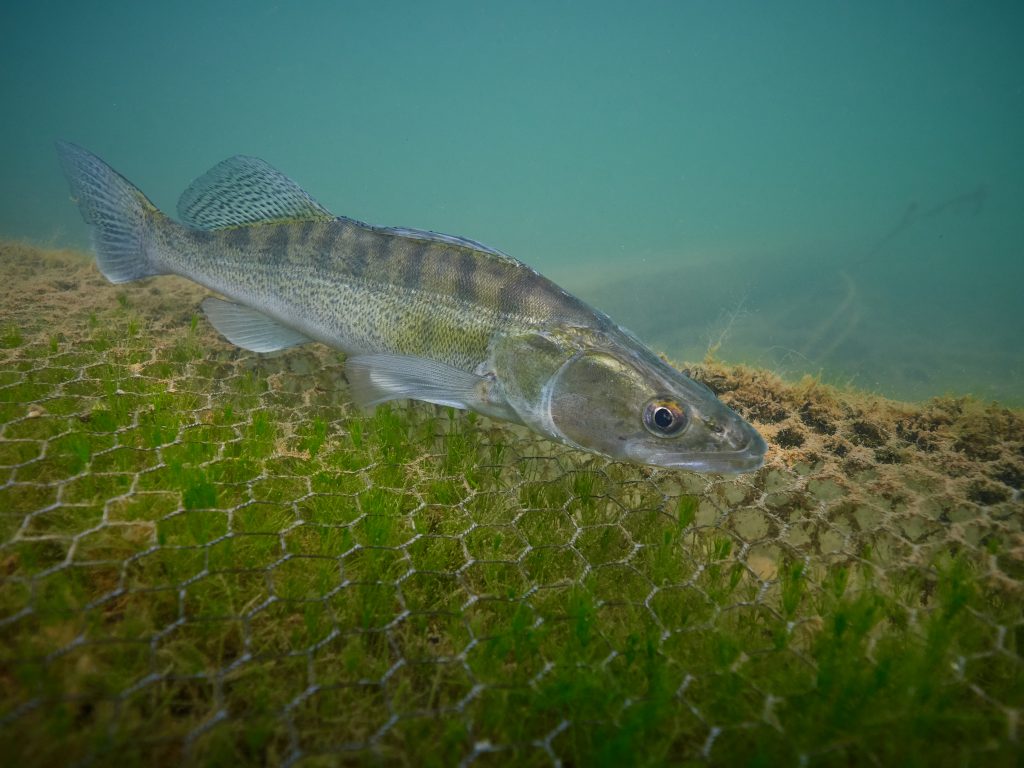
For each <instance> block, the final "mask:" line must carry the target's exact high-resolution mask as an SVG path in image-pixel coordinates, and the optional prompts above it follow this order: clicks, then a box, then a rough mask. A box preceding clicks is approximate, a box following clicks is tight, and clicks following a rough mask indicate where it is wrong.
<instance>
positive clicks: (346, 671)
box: [0, 246, 1024, 764]
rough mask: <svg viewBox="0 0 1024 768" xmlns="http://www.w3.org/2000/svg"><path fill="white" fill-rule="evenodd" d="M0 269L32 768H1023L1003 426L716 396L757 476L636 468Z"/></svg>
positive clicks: (950, 412) (148, 288)
mask: <svg viewBox="0 0 1024 768" xmlns="http://www.w3.org/2000/svg"><path fill="white" fill-rule="evenodd" d="M0 258H2V263H3V265H4V273H5V274H6V275H8V278H9V279H8V281H7V284H6V285H5V286H3V288H2V289H0V290H3V291H4V292H5V295H4V297H3V302H2V304H0V306H2V309H3V321H2V328H0V330H2V333H3V337H2V339H0V347H2V348H0V361H2V363H0V422H2V423H0V478H2V485H0V524H2V530H0V567H2V575H3V582H2V587H0V610H2V618H0V633H2V636H3V643H2V646H0V648H2V654H3V664H2V675H0V680H2V686H3V709H2V715H0V729H2V734H3V741H4V742H5V743H4V744H3V745H2V746H3V749H4V753H5V754H10V755H12V756H14V757H16V758H17V760H18V762H19V763H24V764H30V763H38V764H49V763H54V762H61V763H69V764H70V763H96V762H99V763H105V762H109V761H111V760H113V759H118V760H119V761H128V762H131V763H135V762H140V763H141V762H152V761H154V760H155V761H157V762H159V763H166V762H174V761H178V760H185V761H195V760H198V761H205V762H237V761H246V762H265V763H270V764H291V763H296V762H304V763H308V764H317V763H319V762H323V763H326V764H334V763H336V762H346V761H355V762H359V761H363V760H366V759H375V760H378V761H383V762H399V763H421V762H428V763H429V762H435V763H438V764H454V763H463V764H469V763H474V764H477V763H486V762H489V761H492V762H500V763H506V762H510V761H515V762H520V763H526V764H534V763H536V764H552V763H554V764H592V763H599V764H600V763H621V762H624V761H626V762H638V763H661V762H665V761H678V760H698V761H710V762H734V761H737V760H750V759H753V758H755V757H757V758H760V759H764V760H779V761H786V762H793V761H796V760H803V761H810V762H814V763H832V762H834V763H842V764H847V763H861V762H875V763H879V762H880V763H888V762H891V761H894V760H896V759H900V758H902V757H906V756H907V755H917V757H918V758H920V757H921V756H922V755H925V756H932V757H934V758H936V759H938V760H939V761H940V762H944V761H950V760H953V759H955V760H958V761H962V762H971V761H978V762H982V761H984V762H986V763H991V762H993V761H995V762H999V761H1001V760H1005V761H1007V762H1009V761H1011V760H1012V759H1013V755H1014V750H1015V748H1016V741H1017V730H1016V729H1017V722H1018V716H1019V711H1020V707H1021V685H1020V683H1021V653H1022V645H1024V641H1022V637H1024V628H1022V627H1024V624H1022V618H1021V608H1020V595H1021V580H1022V577H1024V569H1022V554H1024V552H1022V538H1021V522H1022V503H1021V482H1022V478H1024V429H1022V419H1021V416H1020V414H1018V413H1014V412H1011V411H1008V410H1006V409H1002V408H999V407H997V406H995V405H993V406H990V407H982V406H980V405H978V404H972V403H970V402H968V401H965V400H952V399H945V400H936V401H932V402H930V403H928V404H925V405H923V406H919V407H918V406H909V405H900V404H896V403H891V402H887V401H884V400H880V399H877V398H867V397H864V396H859V395H856V394H853V393H847V394H842V393H838V392H835V391H834V390H831V389H829V388H827V387H822V386H818V385H816V384H815V383H814V382H809V381H805V382H803V383H801V384H799V385H786V384H783V383H781V382H779V381H778V380H777V379H775V378H773V377H772V376H770V375H768V374H766V373H764V372H759V371H752V370H747V369H738V368H727V367H722V366H719V365H715V364H706V365H705V366H703V367H702V368H701V369H700V370H699V371H698V373H697V375H699V376H700V377H702V378H703V379H704V380H705V381H706V382H707V383H709V385H710V386H712V387H713V388H714V389H716V390H717V391H719V392H720V393H722V397H723V399H725V400H726V401H728V402H730V403H731V404H733V405H734V406H735V407H737V408H738V409H739V410H740V411H742V412H743V413H744V414H745V415H747V416H748V417H750V418H751V419H752V420H753V421H754V422H755V423H756V424H758V426H759V427H760V428H761V429H762V431H763V433H764V434H765V435H766V436H767V437H768V438H769V439H770V441H771V442H772V443H773V451H772V453H771V454H770V460H769V462H768V464H767V466H766V467H765V468H763V469H762V470H760V471H759V472H757V473H755V474H752V475H748V476H740V477H734V478H726V477H721V476H714V475H709V476H702V475H696V474H691V473H686V472H678V471H660V470H652V469H649V468H642V467H637V466H632V465H624V464H616V463H610V462H608V461H605V460H603V459H599V458H596V457H593V456H589V455H585V454H580V453H577V452H574V451H571V450H568V449H565V448H562V447H559V446H555V445H553V444H551V443H549V442H546V441H544V440H542V439H540V438H537V437H535V436H533V435H532V434H530V433H528V432H526V431H524V430H521V429H518V428H515V427H511V426H509V425H504V424H498V423H492V422H490V421H488V420H486V419H483V418H475V417H473V416H467V415H466V414H456V413H454V412H449V411H446V410H444V409H439V408H434V407H432V406H424V405H409V406H399V407H391V408H381V409H379V410H378V411H377V412H376V413H375V414H374V415H372V416H367V415H363V414H360V413H357V412H356V411H354V410H353V408H352V407H351V406H350V405H349V402H348V399H347V396H346V391H345V383H344V366H343V362H342V358H341V357H340V356H338V355H335V354H334V353H332V352H330V351H328V350H326V349H324V348H319V347H308V348H301V349H299V350H294V351H290V352H288V353H285V354H278V355H274V356H256V355H252V354H249V353H246V352H243V351H241V350H237V349H233V348H230V347H229V346H228V345H226V344H225V343H224V342H223V341H221V340H220V339H219V338H218V337H217V336H216V335H215V334H214V333H213V332H212V331H211V330H209V329H208V328H207V327H206V325H205V323H203V322H201V321H198V320H197V318H195V316H194V312H195V307H196V305H197V302H198V299H199V297H200V296H201V292H200V290H199V289H197V288H195V287H194V286H191V285H186V284H184V283H183V282H178V281H176V280H174V279H168V278H161V279H158V280H155V281H148V282H145V283H142V284H136V285H132V286H127V287H123V288H115V287H112V286H109V285H107V284H106V283H105V282H104V281H103V279H102V278H101V277H99V275H98V274H97V273H96V271H95V269H94V268H93V267H92V265H91V264H90V263H88V262H87V261H84V260H83V259H82V257H80V256H77V255H74V254H52V253H44V252H40V251H36V250H33V249H29V248H24V247H20V246H5V247H4V248H3V250H2V253H0Z"/></svg>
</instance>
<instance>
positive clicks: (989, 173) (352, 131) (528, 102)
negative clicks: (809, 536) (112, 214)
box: [0, 0, 1024, 405]
mask: <svg viewBox="0 0 1024 768" xmlns="http://www.w3.org/2000/svg"><path fill="white" fill-rule="evenodd" d="M0 29H2V30H3V31H2V35H3V45H2V46H0V104H2V105H3V111H4V119H3V120H2V121H0V168H2V180H0V236H3V237H8V238H17V239H27V240H30V241H32V242H37V243H41V244H44V245H72V246H81V245H84V244H85V243H86V238H87V233H86V230H85V227H84V225H83V224H82V223H81V221H80V219H79V217H78V214H77V211H76V210H75V208H74V207H73V206H72V205H71V203H70V202H69V201H68V193H67V188H66V186H65V183H64V180H63V178H62V177H61V174H60V171H59V168H58V164H57V161H56V157H55V154H54V151H53V146H52V142H53V141H54V140H55V139H58V138H62V139H67V140H70V141H74V142H76V143H79V144H81V145H83V146H85V147H87V148H88V149H90V150H92V151H94V152H96V153H97V154H99V155H101V156H102V157H104V158H105V159H106V160H108V162H110V163H111V164H112V165H113V166H114V167H115V168H117V169H118V170H119V171H121V172H122V173H123V174H124V175H125V176H127V177H128V178H129V179H131V180H132V181H134V182H135V183H137V184H138V185H139V186H140V187H141V188H142V189H143V190H144V191H145V192H146V193H147V194H148V195H149V196H150V198H151V199H153V201H154V202H156V203H157V204H158V205H160V206H161V207H163V208H165V209H166V210H168V211H173V210H174V204H175V201H176V199H177V195H178V194H179V193H180V191H181V190H183V189H184V188H185V187H186V186H187V185H188V183H189V182H190V181H191V180H192V179H193V178H194V177H196V176H198V175H199V174H201V173H202V172H203V171H204V170H206V168H207V167H209V166H211V165H213V164H214V163H216V162H217V161H219V160H221V159H223V158H224V157H226V156H229V155H232V154H236V153H245V154H252V155H258V156H260V157H262V158H264V159H266V160H267V161H269V162H271V163H272V164H273V165H275V166H277V167H279V168H280V169H281V170H283V171H284V172H285V173H287V174H288V175H290V176H292V177H293V178H295V179H296V180H297V181H299V182H300V183H301V184H302V185H303V186H305V187H306V188H307V189H308V190H309V191H310V193H311V194H312V195H313V196H314V197H316V198H317V199H319V200H320V201H321V202H322V203H323V204H325V205H326V206H327V207H328V208H330V209H331V210H333V211H335V212H337V213H339V214H345V215H348V216H353V217H356V218H360V219H363V220H366V221H370V222H373V223H378V224H391V225H406V226H414V227H420V228H426V229H434V230H438V231H442V232H449V233H452V234H461V235H466V236H469V237H472V238H475V239H478V240H480V241H482V242H485V243H488V244H490V245H493V246H495V247H498V248H500V249H502V250H504V251H506V252H508V253H511V254H512V255H514V256H516V257H518V258H520V259H522V260H524V261H526V262H527V263H529V264H531V265H532V266H534V267H536V268H538V269H540V270H541V271H542V272H544V273H546V274H548V275H549V276H550V277H552V278H554V279H555V280H556V281H558V282H559V283H561V284H562V285H563V286H564V287H566V288H568V289H569V290H571V291H573V292H575V293H577V294H578V295H580V296H582V297H584V298H586V299H587V300H589V301H591V302H592V303H594V304H595V305H597V306H598V307H600V308H601V309H604V310H605V311H607V312H608V313H609V314H611V315H612V317H614V318H615V319H616V320H618V321H620V322H621V323H622V324H624V325H626V326H627V327H629V328H631V329H632V330H633V331H634V332H636V333H637V334H638V335H640V336H641V337H642V338H644V339H645V340H646V341H648V342H649V343H650V344H651V345H652V346H653V347H654V348H655V349H657V350H658V351H663V352H666V353H668V354H669V355H670V356H672V357H674V358H677V359H685V360H700V359H701V358H702V357H703V356H704V355H705V353H706V352H707V350H708V349H709V348H711V349H712V350H713V351H714V352H715V354H716V356H717V357H718V358H720V359H724V360H726V361H730V362H748V363H755V364H759V365H764V366H767V367H769V368H771V369H773V370H775V371H777V372H779V373H782V374H784V375H787V376H790V377H795V376H798V375H800V374H802V373H805V372H809V373H812V374H816V375H821V377H822V378H824V379H825V380H826V381H831V382H838V383H843V384H845V383H850V384H853V385H855V386H858V387H862V388H865V389H869V390H872V391H877V392H881V393H883V394H887V395H891V396H895V397H901V398H920V397H925V396H930V395H936V394H943V393H953V394H966V393H972V394H974V395H976V396H979V397H982V398H995V399H999V400H1001V401H1004V402H1008V403H1013V404H1017V405H1020V404H1024V341H1022V339H1024V320H1022V306H1024V301H1022V293H1024V291H1022V286H1024V45H1022V44H1021V40H1022V39H1024V4H1021V3H1019V2H986V3H968V2H943V1H941V0H920V1H916V2H910V1H908V2H864V3H860V2H858V3H852V2H844V3H839V2H818V1H814V2H812V1H810V0H808V1H807V2H780V3H764V2H721V3H711V2H666V3H628V4H627V3H597V2H586V3H583V2H537V3H532V2H526V3H506V4H499V3H481V2H463V3H412V2H409V3H400V2H372V3H371V2H366V3H333V2H317V3H314V2H307V3H273V2H244V3H243V2H213V3H208V2H203V3H200V2H177V3H174V4H163V5H159V6H158V5H157V4H151V3H138V2H133V3H129V2H102V3H72V2H32V3H28V2H7V3H4V4H3V6H2V7H0Z"/></svg>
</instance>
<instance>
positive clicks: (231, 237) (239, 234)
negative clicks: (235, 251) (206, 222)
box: [224, 227, 252, 249]
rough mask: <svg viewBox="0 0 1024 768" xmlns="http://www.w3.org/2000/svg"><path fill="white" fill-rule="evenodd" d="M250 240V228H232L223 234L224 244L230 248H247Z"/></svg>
mask: <svg viewBox="0 0 1024 768" xmlns="http://www.w3.org/2000/svg"><path fill="white" fill-rule="evenodd" d="M251 240H252V227H232V228H231V229H228V230H226V231H225V232H224V242H225V243H226V244H227V245H229V246H231V247H232V248H239V249H242V248H248V247H249V243H250V241H251Z"/></svg>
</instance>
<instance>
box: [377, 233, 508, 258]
mask: <svg viewBox="0 0 1024 768" xmlns="http://www.w3.org/2000/svg"><path fill="white" fill-rule="evenodd" d="M376 229H378V230H379V231H381V232H385V233H387V234H389V235H399V236H400V237H408V238H410V239H412V240H426V241H430V242H435V243H447V244H448V245H460V246H462V247H464V248H472V249H473V250H474V251H483V252H484V253H489V254H491V255H492V256H497V257H498V258H499V259H505V260H507V261H514V262H516V263H517V264H518V263H520V262H519V260H518V259H516V258H514V257H512V256H509V255H508V254H507V253H502V252H501V251H499V250H498V249H497V248H491V247H490V246H489V245H484V244H483V243H481V242H477V241H476V240H470V239H469V238H468V237H459V236H458V235H445V234H442V233H440V232H431V231H429V230H426V229H413V228H411V227H377V228H376Z"/></svg>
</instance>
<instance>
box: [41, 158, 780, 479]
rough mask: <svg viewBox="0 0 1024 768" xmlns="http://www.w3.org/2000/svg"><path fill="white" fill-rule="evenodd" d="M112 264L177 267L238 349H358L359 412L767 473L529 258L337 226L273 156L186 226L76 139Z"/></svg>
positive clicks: (436, 238)
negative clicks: (431, 406)
mask: <svg viewBox="0 0 1024 768" xmlns="http://www.w3.org/2000/svg"><path fill="white" fill-rule="evenodd" d="M57 150H58V154H59V156H60V160H61V164H62V165H63V167H64V172H65V174H66V175H67V178H68V181H69V182H70V185H71V192H72V195H73V196H74V198H75V200H76V202H77V203H78V207H79V209H80V210H81V212H82V216H83V217H84V218H85V220H86V222H88V223H89V224H91V225H92V234H93V245H94V247H95V251H96V258H97V262H98V264H99V268H100V271H101V272H103V274H104V275H105V276H106V278H107V279H108V280H110V281H111V282H114V283H122V282H127V281H129V280H138V279H139V278H143V277H149V276H150V275H162V274H176V275H182V276H183V277H187V278H189V279H191V280H194V281H195V282H197V283H199V284H200V285H203V286H205V287H207V288H209V289H210V290H212V291H216V292H217V293H219V294H221V295H222V296H224V297H226V299H228V300H225V299H221V298H214V297H210V298H207V299H205V300H204V301H203V303H202V308H203V311H204V313H205V314H206V317H207V318H209V320H210V322H211V323H212V324H213V325H214V327H215V328H216V329H217V330H218V331H219V332H220V333H221V334H222V335H223V336H225V337H226V338H227V339H228V340H229V341H230V342H232V343H233V344H236V345H238V346H239V347H243V348H245V349H249V350H252V351H254V352H271V351H274V350H279V349H285V348H287V347H291V346H295V345H297V344H305V343H307V342H311V341H318V342H321V343H323V344H327V345H328V346H330V347H334V348H335V349H339V350H341V351H343V352H345V353H346V355H347V356H348V357H347V360H346V363H345V372H346V378H347V379H348V381H349V384H350V386H351V391H352V396H353V398H354V399H355V400H356V402H358V403H360V404H362V405H365V406H373V405H376V404H378V403H382V402H385V401H387V400H395V399H401V398H410V399H415V400H425V401H427V402H430V403H437V404H439V405H447V406H452V407H454V408H463V409H469V410H472V411H476V412H478V413H482V414H485V415H487V416H492V417H495V418H498V419H505V420H507V421H512V422H516V423H519V424H525V425H526V426H528V427H530V428H532V429H533V430H535V431H536V432H539V433H540V434H542V435H544V436H546V437H548V438H551V439H553V440H557V441H559V442H562V443H565V444H567V445H570V446H573V447H575V448H580V449H583V450H587V451H592V452H594V453H599V454H603V455H605V456H608V457H611V458H614V459H624V460H628V461H634V462H638V463H642V464H650V465H654V466H660V467H683V468H687V469H693V470H698V471H708V472H747V471H751V470H754V469H757V468H758V467H760V466H761V465H762V463H763V461H764V454H765V451H766V448H767V446H766V444H765V442H764V440H763V439H762V438H761V436H760V435H759V434H758V433H757V431H756V430H755V429H754V428H753V427H751V426H750V424H748V423H747V422H746V421H744V420H743V419H742V418H741V417H740V416H739V415H737V414H736V413H735V412H733V411H732V410H730V409H729V408H728V407H726V406H725V405H724V404H723V403H722V402H720V401H719V400H718V398H716V397H715V395H714V394H713V393H712V392H711V391H710V390H709V389H708V388H707V387H705V386H704V385H702V384H700V383H698V382H696V381H694V380H693V379H691V378H689V377H688V376H686V375H684V374H682V373H680V372H679V371H677V370H676V369H674V368H672V367H671V366H670V365H668V364H667V363H666V362H664V361H663V360H661V359H660V358H659V357H658V356H656V355H655V354H653V353H652V352H651V351H650V350H649V349H647V347H645V346H644V345H643V344H642V343H641V342H640V341H639V340H638V339H637V338H636V337H634V336H633V335H632V334H630V333H629V332H628V331H626V330H625V329H623V328H620V327H619V326H617V325H616V324H615V323H613V322H612V321H611V320H610V319H609V318H608V317H607V316H606V315H604V314H602V313H601V312H598V311H596V310H595V309H593V308H591V307H589V306H588V305H587V304H585V303H584V302H582V301H580V300H579V299H577V298H576V297H574V296H572V295H570V294H569V293H567V292H566V291H564V290H562V289H561V288H559V287H558V286H557V285H555V284H554V283H553V282H551V281H550V280H548V279H547V278H545V277H543V276H542V275H540V274H538V273H537V272H536V271H535V270H533V269H531V268H530V267H528V266H526V265H525V264H523V263H522V262H520V261H518V260H516V259H514V258H512V257H511V256H507V255H506V254H504V253H501V252H500V251H497V250H494V249H493V248H488V247H487V246H484V245H481V244H480V243H477V242H474V241H472V240H467V239H465V238H461V237H452V236H450V235H441V234H437V233H434V232H424V231H420V230H415V229H405V228H392V227H374V226H370V225H367V224H364V223H362V222H359V221H355V220H354V219H349V218H345V217H342V216H334V215H332V214H331V213H329V212H328V211H327V210H326V209H325V208H324V207H323V206H321V205H320V204H319V203H317V202H316V201H314V200H313V199H312V198H311V197H310V196H309V195H307V194H306V193H305V192H304V191H303V190H302V189H301V188H299V186H298V185H297V184H296V183H295V182H293V181H292V180H291V179H289V178H287V177H286V176H284V175H282V174H281V173H279V172H278V171H276V170H274V169H273V168H271V167H270V166H269V165H267V164H266V163H265V162H263V161H262V160H258V159H256V158H253V157H245V156H236V157H232V158H230V159H228V160H225V161H224V162H222V163H220V164H219V165H216V166H214V167H213V168H212V169H211V170H210V171H208V172H207V173H206V174H205V175H204V176H202V177H200V178H199V179H197V180H196V181H195V182H193V183H192V185H191V186H190V187H189V188H188V189H187V190H185V193H184V194H183V195H182V196H181V199H180V200H179V201H178V217H179V218H180V220H181V222H180V223H178V222H176V221H174V220H172V219H171V218H170V217H168V216H166V215H165V214H163V213H161V212H160V211H159V210H157V208H156V207H155V206H154V205H153V204H152V203H151V202H150V201H149V200H148V199H147V198H146V197H145V196H144V195H143V194H142V192H140V191H139V190H138V189H136V188H135V187H134V186H133V185H132V184H131V183H130V182H128V181H127V180H126V179H125V178H124V177H122V176H121V175H120V174H118V173H117V172H116V171H114V170H113V169H112V168H110V166H108V165H107V164H106V163H104V162H103V161H102V160H100V159H99V158H98V157H96V156H95V155H93V154H91V153H89V152H87V151H86V150H84V149H82V148H81V147H77V146H75V145H73V144H68V143H63V142H61V143H58V144H57Z"/></svg>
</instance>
